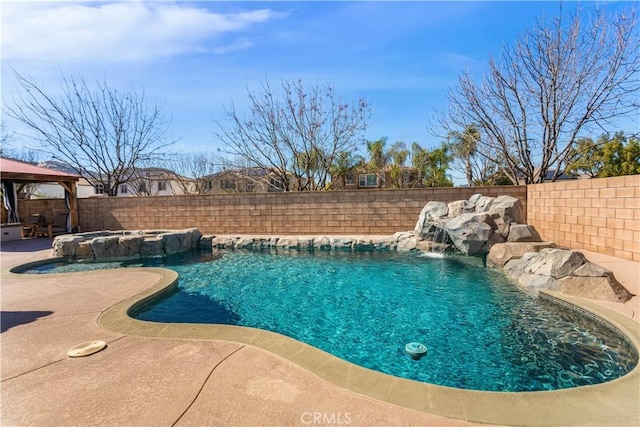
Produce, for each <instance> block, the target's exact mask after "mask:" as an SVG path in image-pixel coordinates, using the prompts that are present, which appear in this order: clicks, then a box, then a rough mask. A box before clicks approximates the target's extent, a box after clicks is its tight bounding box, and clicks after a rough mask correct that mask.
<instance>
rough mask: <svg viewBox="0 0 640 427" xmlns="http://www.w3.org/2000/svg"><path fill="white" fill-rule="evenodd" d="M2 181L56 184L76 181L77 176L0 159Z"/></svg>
mask: <svg viewBox="0 0 640 427" xmlns="http://www.w3.org/2000/svg"><path fill="white" fill-rule="evenodd" d="M0 175H1V176H2V179H3V180H4V179H6V180H11V181H17V182H58V181H78V180H79V179H80V176H79V175H72V174H68V173H65V172H60V171H56V170H53V169H47V168H41V167H39V166H34V165H32V164H30V163H25V162H20V161H18V160H11V159H6V158H4V157H0Z"/></svg>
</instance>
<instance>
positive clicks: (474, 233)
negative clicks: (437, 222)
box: [445, 213, 494, 255]
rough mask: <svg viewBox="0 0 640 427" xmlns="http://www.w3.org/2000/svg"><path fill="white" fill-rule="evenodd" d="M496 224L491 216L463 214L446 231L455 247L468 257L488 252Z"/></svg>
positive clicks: (449, 223)
mask: <svg viewBox="0 0 640 427" xmlns="http://www.w3.org/2000/svg"><path fill="white" fill-rule="evenodd" d="M492 225H494V223H493V221H492V219H491V217H489V215H487V214H484V213H480V214H470V213H468V214H462V215H460V216H459V217H457V218H454V219H452V220H451V221H449V222H448V223H447V224H446V226H445V227H446V231H447V234H448V235H449V237H450V238H451V241H452V242H453V244H454V246H455V247H456V248H457V249H458V250H459V251H460V252H462V253H464V254H466V255H477V254H480V253H482V252H483V251H485V250H486V243H487V241H489V239H491V235H492V234H493V228H494V227H493V226H492Z"/></svg>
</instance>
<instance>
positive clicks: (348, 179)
mask: <svg viewBox="0 0 640 427" xmlns="http://www.w3.org/2000/svg"><path fill="white" fill-rule="evenodd" d="M345 182H346V183H347V185H356V176H355V174H353V173H348V174H347V176H345Z"/></svg>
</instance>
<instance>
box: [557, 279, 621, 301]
mask: <svg viewBox="0 0 640 427" xmlns="http://www.w3.org/2000/svg"><path fill="white" fill-rule="evenodd" d="M558 286H559V288H560V289H559V291H560V292H562V293H565V294H568V295H575V296H578V297H581V298H592V299H599V300H605V301H613V302H627V301H628V300H630V299H631V297H632V296H633V295H631V293H630V292H629V291H628V290H627V289H626V288H625V287H624V286H622V284H621V283H620V282H618V281H617V280H616V279H615V278H614V277H613V276H612V277H606V276H600V277H585V276H580V277H578V276H567V277H563V278H562V279H560V280H558Z"/></svg>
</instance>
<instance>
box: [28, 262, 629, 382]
mask: <svg viewBox="0 0 640 427" xmlns="http://www.w3.org/2000/svg"><path fill="white" fill-rule="evenodd" d="M218 255H220V256H217V255H212V254H202V255H200V256H197V257H189V256H182V257H173V258H168V259H166V260H159V259H155V260H144V261H143V262H142V264H143V265H154V266H165V267H168V268H171V269H173V270H175V271H177V272H178V273H179V274H180V280H179V284H178V286H177V287H176V289H175V292H173V293H171V294H170V295H168V296H165V297H163V299H162V300H159V301H154V302H153V303H152V304H147V305H145V306H143V307H141V308H140V309H139V310H138V311H137V312H136V313H133V315H134V317H137V318H139V319H144V320H151V321H157V322H189V323H223V324H233V325H243V326H250V327H255V328H261V329H266V330H271V331H275V332H278V333H281V334H283V335H287V336H290V337H292V338H295V339H297V340H300V341H303V342H306V343H308V344H311V345H313V346H315V347H318V348H320V349H323V350H325V351H328V352H330V353H332V354H334V355H336V356H338V357H340V358H343V359H346V360H348V361H351V362H353V363H356V364H358V365H361V366H365V367H368V368H371V369H375V370H378V371H381V372H385V373H389V374H391V375H395V376H399V377H403V378H409V379H413V380H417V381H422V382H427V383H432V384H440V385H446V386H451V387H458V388H466V389H476V390H493V391H531V390H551V389H558V388H569V387H576V386H581V385H588V384H597V383H601V382H606V381H609V380H612V379H614V378H617V377H619V376H621V375H624V374H625V373H626V372H628V371H630V370H631V369H632V368H633V367H634V366H635V365H636V364H637V361H638V355H637V353H636V351H635V349H634V348H633V347H632V346H631V345H629V344H628V343H627V341H626V340H625V338H623V337H622V336H621V335H620V334H617V333H615V332H614V331H612V330H611V329H609V328H607V327H606V326H604V325H603V324H601V323H599V322H596V321H594V320H591V319H588V318H586V317H584V316H582V315H579V314H577V313H575V312H573V311H571V310H566V309H564V308H561V307H559V306H557V305H555V304H551V303H549V302H545V301H542V300H540V299H538V298H536V297H535V296H532V295H530V294H527V293H525V292H523V291H521V290H519V289H518V288H517V287H515V286H513V285H512V284H511V283H509V282H508V281H507V280H506V279H505V278H504V277H503V276H502V274H501V273H499V272H498V271H495V270H491V269H485V268H483V266H482V264H481V261H480V260H479V259H477V258H468V257H447V258H442V259H431V258H424V257H420V256H418V255H417V254H415V253H396V252H356V253H351V252H339V251H321V252H310V253H307V252H304V253H303V252H300V253H297V252H292V253H288V252H287V253H285V254H282V253H275V252H268V251H264V252H258V251H256V252H250V251H236V252H221V253H219V254H218ZM139 265H141V262H140V261H133V262H126V263H103V264H91V263H78V264H59V265H49V266H40V267H38V268H37V270H38V271H39V272H47V271H48V272H62V271H79V270H83V269H85V268H87V267H89V268H105V267H112V266H139ZM28 272H33V271H28ZM409 342H420V343H423V344H424V345H426V346H427V348H428V351H427V355H426V356H425V357H423V358H421V359H420V360H414V359H412V358H411V357H409V356H408V355H407V354H405V352H404V347H405V345H406V344H407V343H409Z"/></svg>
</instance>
